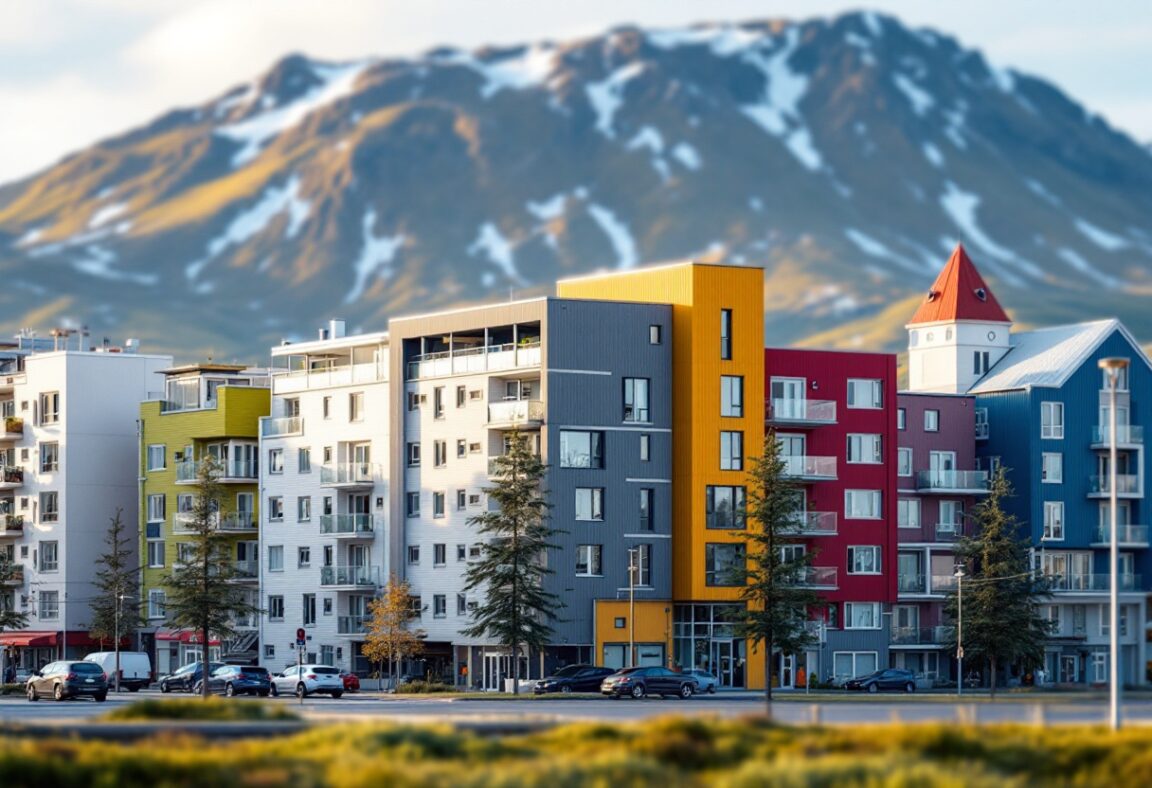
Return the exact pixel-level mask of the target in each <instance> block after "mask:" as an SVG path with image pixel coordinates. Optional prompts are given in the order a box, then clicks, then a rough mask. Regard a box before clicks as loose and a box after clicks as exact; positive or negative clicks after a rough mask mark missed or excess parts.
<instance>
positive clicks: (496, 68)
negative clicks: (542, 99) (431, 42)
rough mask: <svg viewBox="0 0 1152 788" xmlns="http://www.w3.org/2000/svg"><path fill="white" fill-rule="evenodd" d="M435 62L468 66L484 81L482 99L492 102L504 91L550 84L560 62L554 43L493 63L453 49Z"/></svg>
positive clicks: (533, 47) (526, 48)
mask: <svg viewBox="0 0 1152 788" xmlns="http://www.w3.org/2000/svg"><path fill="white" fill-rule="evenodd" d="M429 59H430V61H431V62H433V63H440V64H447V65H456V66H464V67H465V68H468V69H471V70H472V71H475V72H476V73H477V74H479V75H480V76H481V77H483V79H484V84H482V85H481V86H480V96H481V97H482V98H485V99H490V98H492V97H493V96H495V95H496V94H497V93H499V92H500V91H502V90H527V89H528V88H534V87H539V86H541V85H544V84H546V83H547V82H548V79H549V77H551V76H552V74H553V72H554V71H555V70H556V66H557V63H558V59H557V52H556V48H555V47H554V46H553V45H551V44H546V43H545V44H534V45H532V46H526V47H523V48H522V49H521V50H520V51H519V52H511V53H509V54H507V55H504V56H502V57H498V58H496V59H493V60H478V59H477V58H476V57H475V56H474V55H471V54H469V53H467V52H460V51H456V50H452V51H449V52H444V53H438V54H436V55H434V56H431V57H430V58H429Z"/></svg>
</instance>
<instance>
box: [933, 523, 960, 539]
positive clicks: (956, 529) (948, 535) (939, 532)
mask: <svg viewBox="0 0 1152 788" xmlns="http://www.w3.org/2000/svg"><path fill="white" fill-rule="evenodd" d="M935 532H936V541H937V542H955V541H956V540H957V539H959V538H960V537H961V536H963V535H964V533H963V528H962V527H961V526H960V523H936V531H935Z"/></svg>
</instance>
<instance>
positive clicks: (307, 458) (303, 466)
mask: <svg viewBox="0 0 1152 788" xmlns="http://www.w3.org/2000/svg"><path fill="white" fill-rule="evenodd" d="M296 470H297V472H299V473H312V450H311V449H297V450H296Z"/></svg>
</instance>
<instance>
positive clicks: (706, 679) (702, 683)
mask: <svg viewBox="0 0 1152 788" xmlns="http://www.w3.org/2000/svg"><path fill="white" fill-rule="evenodd" d="M684 672H685V673H687V674H688V675H689V676H692V677H693V678H694V679H696V686H697V687H698V688H699V689H698V691H699V692H707V693H708V694H709V695H715V694H716V688H717V687H719V686H720V679H718V678H716V677H715V676H713V675H712V674H711V673H709V672H708V671H706V670H686V671H684Z"/></svg>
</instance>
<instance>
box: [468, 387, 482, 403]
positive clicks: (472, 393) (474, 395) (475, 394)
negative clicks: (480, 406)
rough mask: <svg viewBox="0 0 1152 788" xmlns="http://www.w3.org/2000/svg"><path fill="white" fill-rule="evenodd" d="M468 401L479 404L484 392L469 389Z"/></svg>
mask: <svg viewBox="0 0 1152 788" xmlns="http://www.w3.org/2000/svg"><path fill="white" fill-rule="evenodd" d="M468 399H469V400H472V401H473V402H479V401H480V400H482V399H484V390H483V389H469V391H468Z"/></svg>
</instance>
